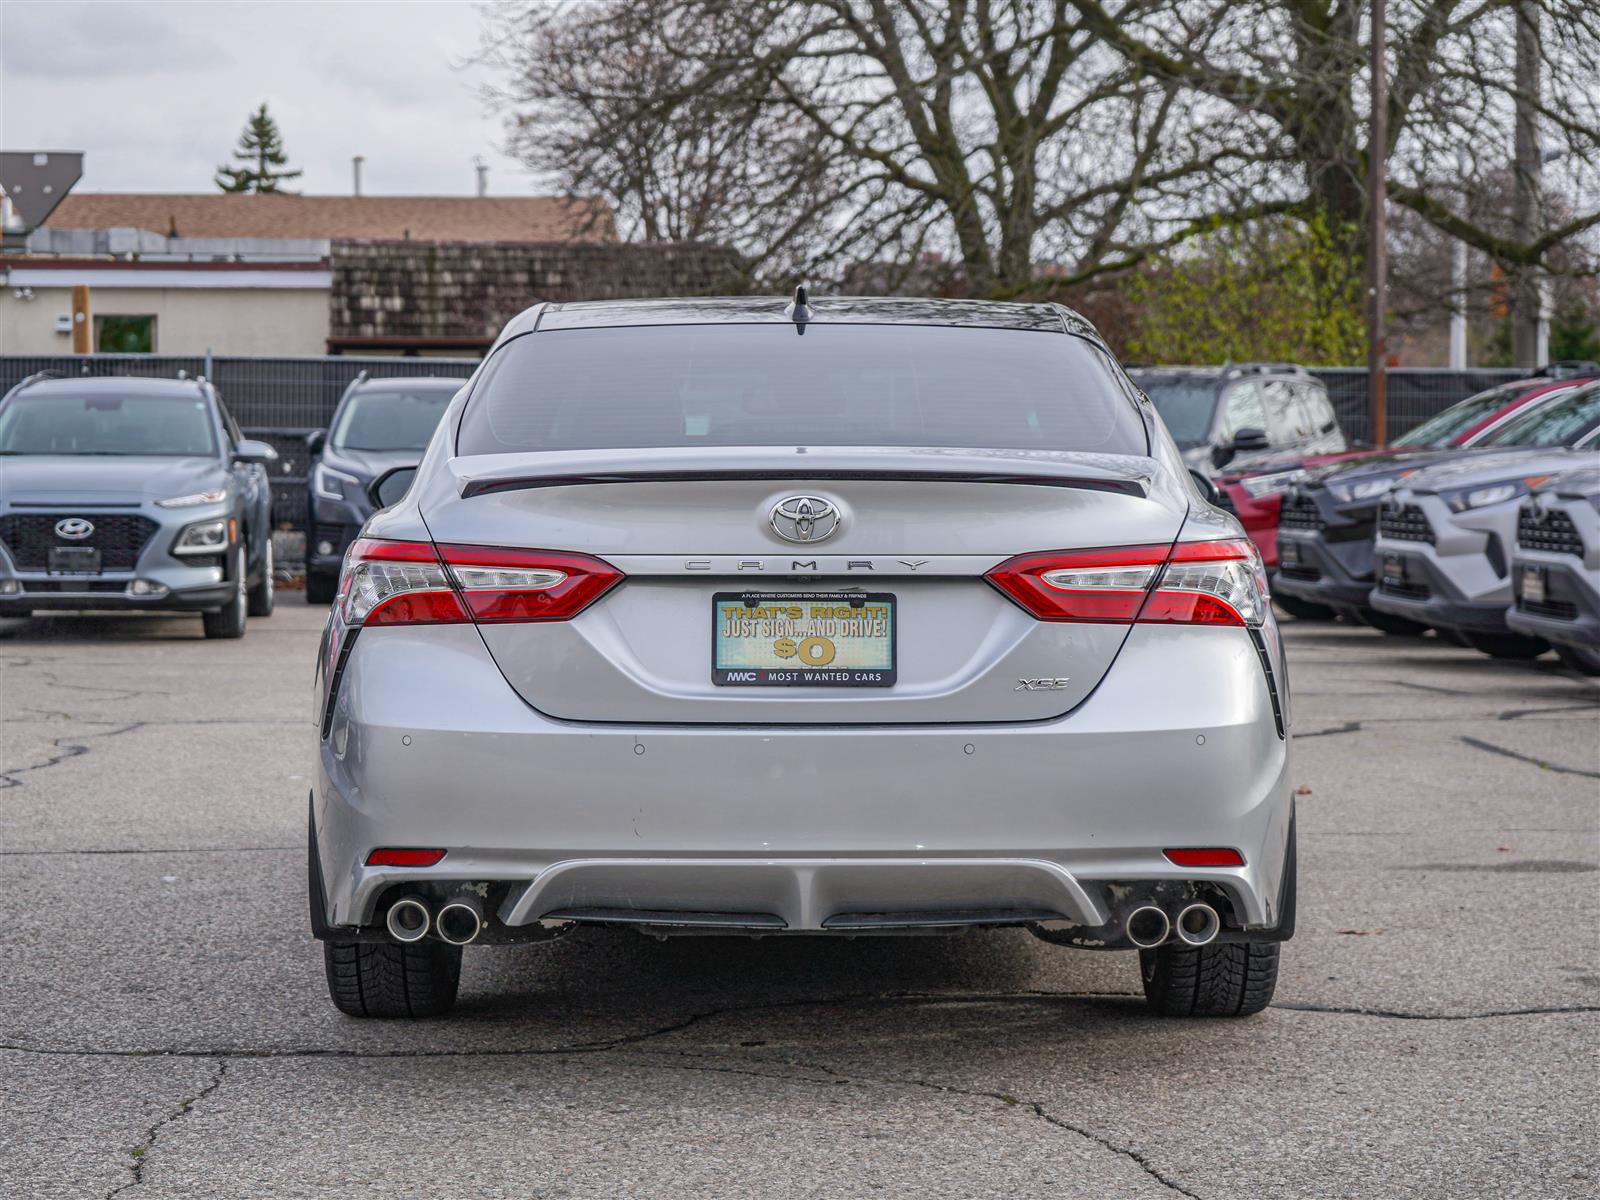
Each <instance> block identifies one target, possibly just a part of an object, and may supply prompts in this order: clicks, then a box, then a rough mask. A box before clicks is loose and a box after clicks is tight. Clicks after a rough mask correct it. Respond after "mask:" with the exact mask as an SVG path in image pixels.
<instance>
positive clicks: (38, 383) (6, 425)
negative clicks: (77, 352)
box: [0, 375, 277, 638]
mask: <svg viewBox="0 0 1600 1200" xmlns="http://www.w3.org/2000/svg"><path fill="white" fill-rule="evenodd" d="M276 458H277V453H276V451H274V450H273V449H272V447H271V446H269V445H267V444H266V443H264V442H254V441H246V440H245V439H244V438H243V437H242V436H241V435H240V432H239V427H238V426H237V425H236V424H235V423H234V420H233V417H232V416H231V415H230V414H229V413H228V410H227V409H226V408H225V407H224V406H223V403H222V398H221V396H219V395H218V394H217V391H216V389H215V388H214V387H212V386H211V385H210V384H209V383H207V382H206V381H205V380H204V379H130V378H122V377H115V378H92V379H81V378H65V379H64V378H55V377H49V376H38V375H36V376H31V377H29V378H28V379H25V380H23V381H22V382H21V383H20V384H18V385H17V386H16V387H14V388H12V389H11V391H10V392H9V393H7V395H6V397H5V399H4V400H3V401H0V617H26V616H29V615H31V614H32V613H33V612H34V611H35V610H38V609H80V610H81V609H97V610H103V609H121V610H124V611H127V610H136V611H176V612H198V613H199V614H200V615H201V620H202V622H203V624H204V628H205V634H206V636H207V637H214V638H236V637H243V636H244V632H245V617H246V615H249V616H255V617H264V616H267V615H269V614H270V613H271V612H272V602H273V579H272V571H273V563H272V522H271V514H272V488H271V483H270V481H269V479H268V478H267V472H266V464H267V463H270V462H272V461H273V460H274V459H276Z"/></svg>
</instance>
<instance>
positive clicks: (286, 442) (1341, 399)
mask: <svg viewBox="0 0 1600 1200" xmlns="http://www.w3.org/2000/svg"><path fill="white" fill-rule="evenodd" d="M478 361H479V360H477V359H475V358H393V357H389V358H358V357H345V356H332V357H327V358H236V357H228V356H222V355H217V356H213V355H153V354H91V355H0V395H3V394H4V393H5V392H6V391H9V390H10V389H11V388H12V387H14V386H15V385H16V384H18V383H20V382H21V381H22V380H23V379H25V378H27V377H28V376H29V375H33V374H35V373H37V372H39V371H58V372H60V373H61V374H62V375H67V376H104V375H135V376H141V377H145V378H167V379H171V378H176V377H177V376H178V374H179V373H180V372H182V373H184V374H186V375H190V376H199V375H203V376H205V377H206V378H207V379H209V380H210V381H211V382H212V383H213V384H215V385H216V387H217V390H218V391H220V392H221V393H222V398H223V401H224V403H226V404H227V406H228V408H229V410H230V411H231V412H232V413H233V416H234V419H235V420H237V421H238V422H239V425H240V427H241V428H242V429H243V430H244V432H245V434H246V436H248V437H252V438H258V439H260V440H261V441H264V442H269V443H271V444H272V446H273V447H274V448H275V449H276V450H277V451H278V456H279V457H278V461H277V462H276V463H275V464H273V468H272V469H273V480H272V496H273V519H274V521H275V522H276V523H277V525H278V527H279V529H280V530H283V531H284V532H285V533H288V534H291V535H293V536H290V537H286V538H284V539H281V540H280V543H279V561H280V562H284V563H285V564H287V565H298V562H299V561H300V558H299V555H300V553H301V547H302V546H303V544H304V538H303V534H304V526H305V516H306V475H307V473H308V472H309V470H310V464H309V462H308V461H307V455H306V442H305V439H306V435H307V434H308V433H311V432H312V431H314V430H317V429H326V428H327V426H328V422H329V420H330V419H331V418H332V416H333V410H334V406H335V405H337V404H338V403H339V397H340V396H342V395H343V394H344V390H345V388H346V387H348V386H349V385H350V382H351V381H352V380H353V379H355V377H356V376H357V375H358V374H360V373H361V372H363V371H365V372H366V373H367V374H368V376H369V377H371V378H375V379H393V378H396V377H403V376H413V377H414V376H418V375H433V376H439V377H444V378H452V379H465V378H466V377H467V376H468V375H470V374H472V372H473V371H474V370H475V369H476V368H477V365H478ZM1311 373H1312V374H1313V375H1315V376H1316V377H1317V378H1318V379H1320V380H1322V382H1323V383H1324V384H1325V385H1326V386H1327V388H1328V394H1329V396H1330V398H1331V399H1332V400H1333V404H1334V407H1335V409H1336V410H1337V411H1338V414H1339V420H1340V423H1341V424H1342V425H1343V426H1344V430H1345V433H1346V435H1348V436H1349V437H1350V439H1351V440H1352V441H1357V442H1359V441H1365V440H1367V438H1368V436H1369V433H1370V429H1369V422H1368V412H1367V372H1366V370H1365V368H1361V367H1328V368H1313V369H1312V372H1311ZM1525 374H1526V372H1525V371H1519V370H1516V369H1508V370H1497V369H1483V370H1468V371H1452V370H1443V369H1439V370H1435V369H1432V368H1409V367H1407V368H1396V369H1394V370H1391V371H1390V372H1389V436H1390V437H1391V438H1393V437H1397V436H1399V435H1400V434H1402V433H1404V432H1405V431H1406V430H1408V429H1411V428H1412V427H1414V426H1416V425H1419V424H1421V423H1422V422H1423V421H1425V420H1427V419H1428V418H1429V417H1431V416H1433V415H1434V414H1435V413H1437V412H1440V411H1442V410H1444V409H1445V408H1448V407H1449V406H1450V405H1452V404H1454V403H1455V402H1456V401H1457V400H1460V399H1463V398H1464V397H1466V396H1470V395H1472V394H1473V393H1474V392H1480V391H1482V390H1483V389H1484V388H1488V387H1493V386H1494V385H1495V384H1497V383H1505V382H1508V381H1510V380H1513V379H1517V378H1520V377H1522V376H1523V375H1525Z"/></svg>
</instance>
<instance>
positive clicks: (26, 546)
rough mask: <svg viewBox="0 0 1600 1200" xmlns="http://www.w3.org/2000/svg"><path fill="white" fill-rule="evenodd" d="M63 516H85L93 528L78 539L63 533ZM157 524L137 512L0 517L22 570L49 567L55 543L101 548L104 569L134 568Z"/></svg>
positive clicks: (0, 529) (0, 537) (0, 530)
mask: <svg viewBox="0 0 1600 1200" xmlns="http://www.w3.org/2000/svg"><path fill="white" fill-rule="evenodd" d="M63 517H82V518H84V519H85V520H88V521H90V522H91V523H92V524H93V525H94V532H93V533H91V534H90V535H89V536H88V537H86V538H79V539H76V540H74V539H71V538H64V537H60V536H58V535H57V533H56V522H57V521H59V520H61V519H62V518H63ZM156 528H157V526H156V523H155V522H154V521H152V520H151V519H150V518H149V517H144V516H140V515H139V514H138V513H103V512H87V513H74V512H54V513H7V514H6V515H5V516H3V517H0V542H4V543H5V545H6V549H7V550H9V551H10V552H11V558H12V560H13V561H14V562H15V563H16V564H17V569H18V570H19V571H43V570H47V569H48V568H49V565H50V551H51V549H52V548H54V547H56V546H92V547H93V548H94V549H96V550H98V551H100V569H101V570H102V571H131V570H133V568H134V564H135V563H137V562H138V561H139V552H140V551H141V550H143V549H144V546H145V543H146V542H148V541H149V540H150V535H151V534H153V533H155V531H156Z"/></svg>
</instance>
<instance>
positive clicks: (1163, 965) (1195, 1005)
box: [1139, 942, 1282, 1017]
mask: <svg viewBox="0 0 1600 1200" xmlns="http://www.w3.org/2000/svg"><path fill="white" fill-rule="evenodd" d="M1281 948H1282V947H1281V945H1280V944H1279V943H1278V942H1212V943H1211V944H1210V945H1209V946H1183V945H1173V946H1162V947H1160V948H1159V949H1156V950H1141V951H1140V952H1139V967H1140V972H1141V974H1142V975H1143V976H1144V998H1145V1000H1146V1001H1147V1002H1148V1003H1149V1005H1150V1007H1151V1009H1152V1010H1154V1011H1155V1012H1156V1013H1158V1014H1160V1015H1161V1016H1163V1017H1248V1016H1250V1015H1251V1014H1252V1013H1258V1012H1260V1011H1261V1010H1262V1009H1264V1008H1266V1007H1267V1005H1268V1004H1270V1003H1272V993H1273V992H1274V991H1275V990H1276V989H1277V986H1278V957H1279V951H1280V950H1281Z"/></svg>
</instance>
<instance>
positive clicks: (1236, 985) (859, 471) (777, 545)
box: [309, 290, 1295, 1016]
mask: <svg viewBox="0 0 1600 1200" xmlns="http://www.w3.org/2000/svg"><path fill="white" fill-rule="evenodd" d="M801 333H804V334H806V335H807V336H804V337H799V336H796V335H797V334H801ZM978 394H981V395H982V396H983V397H984V403H983V404H981V405H974V404H973V403H971V397H972V396H974V395H978ZM401 473H402V474H411V472H410V471H409V470H408V469H405V468H402V469H401ZM387 482H388V479H387V478H386V479H385V480H381V481H380V483H379V487H380V488H382V487H383V486H384V485H385V484H386V483H387ZM317 690H318V697H319V700H318V709H317V713H316V719H317V721H318V723H319V728H320V736H319V745H318V755H317V766H316V769H315V774H314V786H313V790H312V796H311V814H310V815H311V828H310V851H311V852H310V862H309V879H310V895H311V904H312V913H313V922H312V923H313V927H314V928H315V930H316V931H317V935H318V936H319V937H320V938H322V939H323V940H324V947H325V963H326V968H327V977H328V986H329V991H330V994H331V996H332V998H333V1001H334V1003H335V1004H336V1005H337V1006H338V1007H339V1008H340V1009H341V1010H342V1011H344V1012H346V1013H350V1014H354V1015H358V1016H405V1015H411V1016H421V1015H426V1014H429V1013H437V1012H440V1011H443V1010H444V1009H446V1008H448V1007H449V1006H450V1004H451V1003H452V1002H453V999H454V996H455V992H456V986H457V978H458V972H459V969H460V963H461V946H462V945H464V944H467V943H471V942H473V941H488V942H506V941H527V940H536V939H539V938H542V937H547V936H549V935H550V934H551V933H552V932H553V931H555V930H556V929H558V928H563V927H571V926H572V925H575V924H583V923H594V924H610V925H621V926H629V927H634V928H639V929H642V930H645V931H648V932H651V933H656V934H669V933H675V932H691V933H723V934H744V935H763V936H764V935H777V934H786V933H803V934H817V935H820V934H828V935H832V936H845V937H853V936H860V935H870V934H887V933H907V932H911V933H919V932H920V933H928V932H931V931H939V930H945V931H948V930H955V929H963V928H969V927H984V926H1021V927H1026V928H1028V929H1030V930H1032V931H1033V932H1034V933H1035V934H1037V935H1038V936H1040V937H1042V938H1044V939H1045V940H1047V941H1051V942H1055V943H1059V944H1064V945H1068V946H1077V947H1083V948H1114V947H1122V948H1131V947H1137V948H1139V949H1140V951H1141V958H1142V968H1143V970H1142V974H1143V980H1144V988H1145V993H1146V996H1147V997H1148V998H1149V1001H1150V1003H1151V1005H1152V1006H1153V1007H1154V1009H1155V1010H1156V1011H1157V1012H1159V1013H1164V1014H1171V1015H1196V1016H1198V1015H1218V1016H1237V1015H1242V1014H1245V1013H1251V1012H1256V1011H1258V1010H1260V1009H1261V1008H1263V1007H1264V1006H1265V1005H1266V1004H1267V1002H1268V1000H1269V999H1270V997H1271V995H1272V991H1273V987H1274V982H1275V979H1276V974H1277V964H1278V960H1279V943H1280V942H1281V941H1282V940H1283V939H1286V938H1288V937H1289V936H1290V935H1291V933H1292V932H1293V925H1294V916H1293V914H1294V897H1295V882H1294V881H1295V869H1294V862H1295V850H1294V847H1295V835H1294V809H1293V797H1292V794H1291V793H1292V790H1293V786H1292V785H1293V780H1292V779H1291V777H1290V775H1289V773H1288V746H1287V743H1286V741H1285V730H1286V727H1287V724H1288V717H1289V714H1288V708H1287V705H1288V692H1287V688H1286V676H1285V662H1284V657H1283V648H1282V644H1281V641H1280V638H1279V635H1278V631H1277V628H1276V626H1275V624H1274V621H1273V617H1272V614H1271V610H1270V605H1269V603H1268V597H1267V591H1266V580H1265V575H1264V572H1263V571H1262V568H1261V561H1260V556H1259V555H1258V554H1257V553H1256V551H1255V549H1254V547H1253V546H1252V544H1251V543H1250V542H1249V540H1248V539H1247V538H1245V537H1244V534H1243V531H1242V530H1241V529H1240V527H1239V525H1238V523H1237V522H1236V521H1235V520H1233V519H1232V518H1231V517H1229V516H1228V515H1227V514H1226V513H1223V512H1221V511H1219V510H1217V509H1216V508H1214V507H1213V506H1212V505H1210V504H1209V503H1206V502H1205V500H1204V498H1203V497H1202V495H1201V494H1200V492H1199V491H1197V490H1196V488H1195V487H1194V485H1193V483H1192V482H1191V479H1190V476H1189V474H1188V471H1187V470H1186V468H1185V465H1184V463H1183V460H1182V457H1181V456H1180V454H1179V453H1178V452H1177V449H1176V447H1175V446H1174V444H1173V443H1172V441H1171V439H1170V438H1169V437H1168V436H1167V434H1166V431H1165V430H1164V428H1163V427H1162V426H1161V424H1160V422H1159V421H1158V420H1157V418H1156V415H1155V410H1154V409H1153V408H1152V407H1151V406H1150V405H1149V403H1148V402H1147V401H1146V400H1144V398H1143V397H1141V396H1140V395H1139V394H1138V393H1137V392H1136V391H1135V389H1134V388H1133V387H1132V386H1131V385H1130V384H1129V383H1128V381H1127V379H1126V378H1125V376H1124V375H1123V374H1122V373H1121V371H1120V370H1119V368H1118V367H1117V365H1116V363H1115V361H1114V360H1113V359H1112V357H1111V355H1110V353H1109V351H1108V350H1107V349H1106V347H1105V345H1104V343H1103V342H1102V341H1101V339H1100V337H1099V335H1098V334H1097V333H1095V331H1094V330H1093V327H1092V326H1090V325H1089V324H1088V322H1086V321H1084V320H1083V319H1082V318H1080V317H1078V316H1077V315H1076V314H1073V313H1071V312H1070V311H1068V310H1066V309H1063V308H1061V307H1060V306H1057V305H1047V304H991V303H980V302H966V301H908V300H905V299H893V300H888V299H852V300H820V301H816V302H811V301H809V300H808V299H807V298H806V296H805V295H804V292H803V290H802V291H801V292H800V294H799V295H797V297H796V299H795V301H794V303H792V304H789V305H785V304H783V303H782V302H781V301H775V300H764V299H759V298H747V299H738V300H670V301H654V302H645V301H629V302H607V303H586V304H547V305H540V306H537V307H535V308H533V309H530V310H528V311H527V312H525V313H523V314H522V315H520V316H518V317H516V318H514V319H513V320H512V321H511V323H510V324H509V325H508V326H507V327H506V329H505V330H504V332H502V334H501V335H500V337H499V339H498V340H497V341H496V343H495V345H494V346H493V348H492V349H491V350H490V352H489V355H488V357H487V358H486V360H485V362H484V364H483V365H482V367H481V368H480V370H479V372H478V374H477V375H476V376H475V378H474V380H473V381H472V383H471V384H470V385H469V386H468V388H466V389H465V390H463V391H462V392H461V394H459V395H458V396H457V397H456V398H455V399H454V400H453V401H452V402H451V406H450V409H449V411H448V413H447V414H446V416H445V419H444V421H443V422H442V423H441V425H440V427H439V429H438V431H437V432H436V433H435V435H434V438H433V441H432V442H431V443H430V445H429V448H428V451H427V453H426V455H425V456H424V457H423V460H422V463H421V465H420V467H419V468H417V469H416V471H415V473H414V478H413V479H412V480H411V481H410V486H409V489H408V490H407V491H406V492H405V495H404V497H403V498H401V499H400V500H399V501H398V502H397V503H395V504H393V505H392V506H389V507H386V508H384V509H382V510H381V511H379V512H377V513H375V514H374V515H373V517H372V518H371V519H370V521H369V522H368V524H367V526H366V529H365V530H364V531H363V534H362V537H361V539H360V540H359V541H358V542H357V543H356V544H355V545H354V546H353V547H352V548H351V551H350V554H349V556H348V558H347V560H346V563H345V566H344V572H343V577H342V579H341V583H340V595H339V600H338V601H337V602H336V603H335V605H334V607H333V609H332V610H331V612H330V616H329V621H328V625H327V630H326V634H325V637H324V641H323V645H322V652H321V654H320V655H319V669H318V680H317ZM1179 795H1181V797H1182V803H1174V802H1173V797H1174V796H1179Z"/></svg>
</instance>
